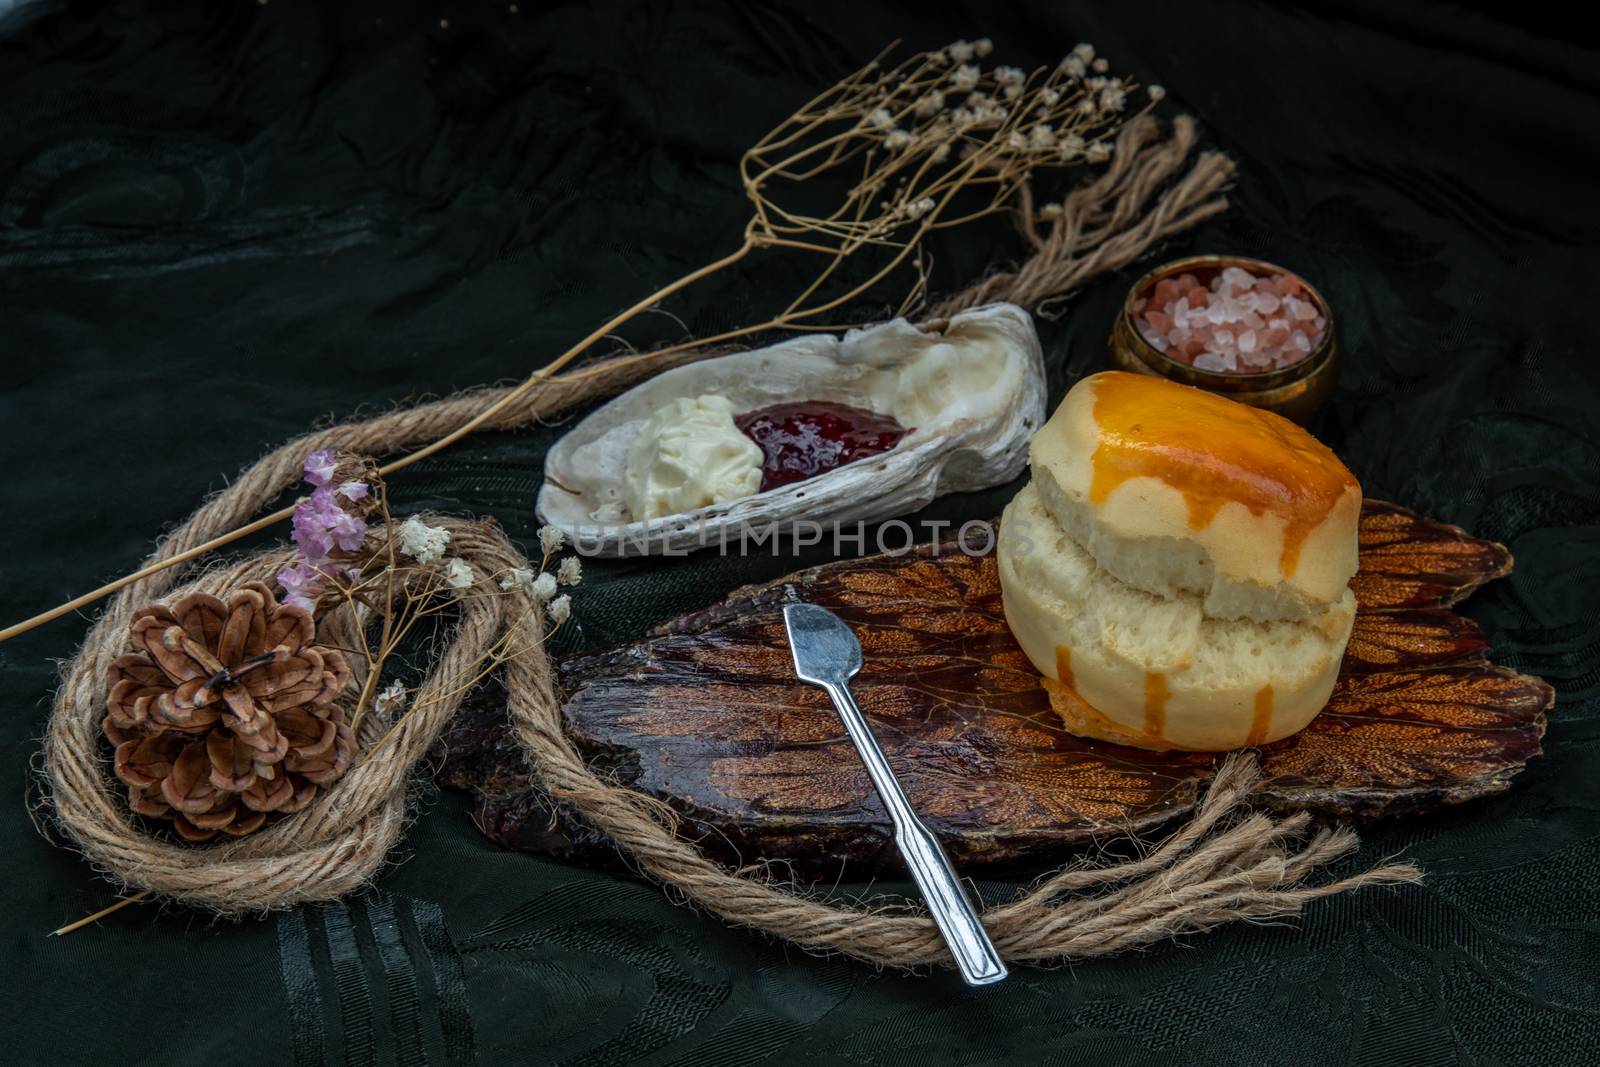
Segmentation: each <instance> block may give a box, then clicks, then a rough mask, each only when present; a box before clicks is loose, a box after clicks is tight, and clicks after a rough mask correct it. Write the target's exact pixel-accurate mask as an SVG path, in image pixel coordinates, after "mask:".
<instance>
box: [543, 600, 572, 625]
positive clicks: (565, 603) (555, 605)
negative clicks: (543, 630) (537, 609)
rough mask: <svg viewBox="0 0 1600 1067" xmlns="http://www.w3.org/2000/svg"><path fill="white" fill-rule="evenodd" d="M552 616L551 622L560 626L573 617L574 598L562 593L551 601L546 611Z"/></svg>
mask: <svg viewBox="0 0 1600 1067" xmlns="http://www.w3.org/2000/svg"><path fill="white" fill-rule="evenodd" d="M545 610H546V611H547V612H548V613H549V615H550V621H551V622H553V623H555V624H556V625H557V626H560V625H561V624H562V623H564V622H566V621H567V620H568V619H569V618H571V617H572V598H571V597H570V596H567V594H565V593H562V594H561V595H560V596H558V597H556V598H555V599H554V600H552V601H550V606H549V607H547V608H546V609H545Z"/></svg>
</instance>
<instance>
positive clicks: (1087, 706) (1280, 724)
mask: <svg viewBox="0 0 1600 1067" xmlns="http://www.w3.org/2000/svg"><path fill="white" fill-rule="evenodd" d="M1031 459H1032V466H1033V483H1032V484H1031V485H1029V486H1028V487H1027V488H1025V489H1024V490H1023V491H1022V492H1021V493H1020V494H1018V496H1017V498H1016V499H1015V500H1014V501H1013V502H1012V504H1011V506H1009V507H1008V508H1007V509H1006V514H1005V516H1004V517H1003V519H1002V521H1001V527H1000V540H999V546H998V553H999V569H1000V579H1001V585H1002V590H1003V593H1004V598H1005V599H1004V602H1005V610H1006V617H1007V620H1008V621H1009V622H1010V624H1011V629H1012V631H1013V633H1014V634H1015V635H1016V637H1017V640H1018V643H1019V644H1020V645H1021V646H1022V648H1023V650H1024V651H1025V652H1026V653H1027V654H1028V657H1029V658H1030V659H1031V660H1032V661H1033V663H1034V665H1035V666H1036V667H1037V668H1038V669H1039V671H1040V672H1041V673H1042V674H1044V675H1045V676H1046V677H1047V678H1049V679H1051V680H1052V682H1053V683H1056V684H1053V685H1047V688H1049V689H1050V690H1051V696H1052V700H1053V702H1054V703H1055V706H1056V708H1057V710H1058V711H1059V712H1060V713H1061V715H1062V717H1063V719H1064V720H1065V721H1066V724H1067V727H1068V729H1070V730H1072V731H1073V732H1075V733H1079V734H1083V735H1086V736H1091V737H1098V738H1102V739H1105V740H1110V741H1116V742H1118V743H1123V744H1133V745H1140V746H1142V747H1147V748H1187V749H1201V750H1220V749H1228V748H1236V747H1239V746H1241V745H1247V744H1262V743H1266V742H1270V741H1274V740H1277V739H1279V738H1281V737H1285V736H1288V735H1289V734H1291V733H1293V732H1295V731H1297V730H1299V729H1301V728H1302V727H1304V726H1305V725H1306V723H1308V722H1310V721H1311V719H1312V718H1313V717H1314V716H1315V715H1316V714H1317V712H1318V711H1320V710H1321V709H1322V707H1323V706H1324V705H1325V704H1326V703H1327V699H1328V696H1329V694H1330V693H1331V691H1332V689H1333V684H1334V681H1335V679H1336V677H1337V675H1338V668H1339V663H1340V660H1341V659H1342V657H1343V654H1344V646H1345V643H1346V642H1347V641H1348V639H1349V635H1350V628H1351V625H1352V623H1353V621H1354V616H1355V598H1354V596H1353V595H1352V594H1351V592H1350V590H1349V588H1348V584H1349V580H1350V578H1351V576H1352V575H1353V574H1354V573H1355V569H1356V563H1357V553H1356V527H1357V522H1358V519H1359V516H1360V509H1361V489H1360V486H1359V485H1358V484H1357V482H1356V480H1355V479H1354V478H1353V477H1352V476H1351V475H1350V473H1349V472H1348V471H1347V470H1346V469H1345V468H1344V466H1343V464H1341V463H1340V462H1339V460H1338V458H1337V457H1335V456H1334V454H1333V453H1332V452H1331V451H1329V450H1328V449H1327V448H1326V447H1324V446H1323V445H1322V444H1320V443H1319V442H1317V441H1316V440H1315V439H1314V438H1312V437H1311V436H1310V435H1309V434H1307V433H1306V432H1305V431H1303V430H1301V429H1300V428H1299V427H1297V426H1295V425H1294V424H1293V423H1290V422H1289V421H1287V420H1285V419H1283V418H1281V417H1279V416H1277V415H1274V414H1272V413H1270V412H1266V411H1261V410H1258V409H1254V408H1249V407H1245V406H1244V405H1240V404H1236V403H1234V402H1232V401H1229V400H1225V399H1223V398H1221V397H1217V396H1214V395H1212V394H1210V393H1206V392H1204V391H1201V390H1198V389H1193V388H1190V387H1188V386H1183V385H1178V384H1176V383H1172V382H1167V381H1164V380H1162V379H1158V378H1152V377H1144V376H1139V375H1132V374H1124V373H1120V372H1107V373H1104V374H1097V375H1094V376H1092V377H1089V378H1086V379H1084V380H1083V381H1081V382H1079V383H1078V385H1077V386H1075V387H1074V388H1073V389H1072V391H1071V392H1070V393H1069V394H1068V395H1067V398H1066V400H1065V401H1063V403H1062V405H1061V407H1060V408H1058V409H1057V411H1056V412H1055V414H1054V415H1053V416H1052V417H1051V419H1050V420H1049V422H1048V423H1047V424H1046V425H1045V426H1044V427H1043V428H1042V429H1041V430H1040V431H1039V433H1038V435H1037V436H1036V437H1035V439H1034V442H1033V450H1032V457H1031Z"/></svg>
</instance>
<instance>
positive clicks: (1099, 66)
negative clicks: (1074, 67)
mask: <svg viewBox="0 0 1600 1067" xmlns="http://www.w3.org/2000/svg"><path fill="white" fill-rule="evenodd" d="M1089 69H1090V70H1092V71H1094V72H1095V73H1096V74H1104V73H1105V72H1106V71H1108V70H1110V69H1111V64H1110V63H1107V62H1106V61H1105V59H1104V58H1103V57H1102V58H1100V59H1097V60H1095V61H1094V62H1093V63H1090V64H1089Z"/></svg>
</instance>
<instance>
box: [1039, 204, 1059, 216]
mask: <svg viewBox="0 0 1600 1067" xmlns="http://www.w3.org/2000/svg"><path fill="white" fill-rule="evenodd" d="M1060 214H1061V205H1060V204H1046V205H1044V207H1041V208H1040V209H1039V217H1040V218H1041V219H1053V218H1055V217H1057V216H1058V215H1060Z"/></svg>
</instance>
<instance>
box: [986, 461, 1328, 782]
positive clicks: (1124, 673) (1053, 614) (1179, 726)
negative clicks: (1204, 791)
mask: <svg viewBox="0 0 1600 1067" xmlns="http://www.w3.org/2000/svg"><path fill="white" fill-rule="evenodd" d="M998 556H999V560H998V562H999V568H1000V584H1001V589H1002V591H1003V595H1004V605H1005V613H1006V621H1007V622H1008V623H1009V624H1010V627H1011V631H1012V633H1013V634H1014V635H1015V636H1016V639H1017V643H1018V644H1019V645H1021V646H1022V649H1023V651H1024V652H1026V653H1027V655H1028V658H1029V659H1030V660H1032V661H1033V663H1034V665H1035V666H1036V667H1037V668H1038V669H1039V671H1040V673H1041V674H1043V675H1045V676H1046V677H1047V678H1048V679H1050V680H1051V681H1052V682H1054V683H1059V684H1048V685H1047V686H1046V688H1047V689H1048V690H1049V691H1050V695H1051V702H1052V704H1053V705H1054V707H1055V708H1056V710H1057V712H1058V713H1060V714H1061V716H1062V719H1063V720H1064V722H1065V723H1066V726H1067V728H1068V729H1069V730H1071V731H1072V732H1073V733H1076V734H1081V735H1084V736H1088V737H1097V738H1100V739H1103V740H1108V741H1114V742H1117V743H1120V744H1130V745H1137V746H1139V747H1142V748H1156V749H1164V748H1181V749H1200V750H1208V751H1209V750H1220V749H1229V748H1238V747H1240V746H1242V745H1256V744H1265V743H1267V742H1270V741H1275V740H1277V739H1279V738H1281V737H1287V736H1288V735H1289V734H1292V733H1294V732H1295V731H1297V730H1299V729H1301V728H1302V727H1304V726H1305V725H1306V723H1308V722H1310V721H1311V719H1312V718H1313V717H1314V716H1315V715H1316V714H1317V712H1319V711H1321V710H1322V707H1323V705H1325V704H1326V703H1327V701H1328V695H1329V694H1330V693H1331V692H1332V690H1333V684H1334V680H1335V678H1336V677H1337V675H1338V672H1339V661H1340V659H1341V658H1342V656H1343V654H1344V646H1345V642H1346V641H1347V640H1348V639H1349V636H1350V628H1351V625H1352V623H1353V622H1354V619H1355V597H1354V596H1353V595H1352V594H1351V593H1350V591H1349V590H1348V589H1345V590H1344V591H1343V592H1342V595H1341V596H1340V597H1339V598H1338V599H1337V600H1336V601H1335V602H1334V603H1333V604H1331V605H1329V606H1327V607H1325V608H1323V609H1322V610H1321V611H1319V612H1317V613H1316V614H1314V615H1308V616H1306V617H1304V618H1301V619H1295V620H1282V619H1280V620H1272V621H1265V622H1262V621H1255V620H1251V619H1238V618H1231V619H1230V618H1216V617H1213V616H1210V615H1208V614H1207V613H1206V611H1205V600H1204V599H1203V598H1202V597H1201V596H1200V595H1199V594H1197V593H1184V592H1179V593H1177V594H1175V595H1173V596H1162V595H1159V594H1156V593H1151V592H1148V591H1146V590H1143V589H1139V588H1136V587H1135V586H1133V585H1130V584H1128V583H1126V582H1123V581H1122V580H1120V579H1119V578H1117V577H1115V576H1113V575H1112V574H1110V573H1109V572H1108V571H1106V570H1105V569H1103V568H1101V567H1099V566H1097V565H1096V563H1095V560H1094V559H1093V557H1091V556H1090V555H1089V553H1088V551H1087V550H1086V549H1085V548H1084V547H1083V546H1082V545H1080V544H1079V543H1078V542H1077V541H1076V540H1074V539H1073V537H1072V536H1071V535H1069V534H1068V533H1067V532H1066V531H1064V530H1062V529H1061V528H1060V526H1059V525H1057V523H1056V522H1055V520H1054V519H1053V517H1052V516H1050V515H1049V514H1048V513H1047V512H1046V510H1045V509H1044V507H1043V505H1042V503H1041V500H1040V495H1039V493H1038V491H1037V489H1036V487H1035V486H1034V485H1030V486H1028V487H1026V488H1024V489H1023V490H1022V492H1021V493H1019V494H1018V495H1017V496H1016V498H1015V499H1013V500H1012V502H1011V504H1010V506H1008V507H1007V508H1006V511H1005V514H1004V516H1003V517H1002V519H1001V522H1000V540H999V548H998Z"/></svg>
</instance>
